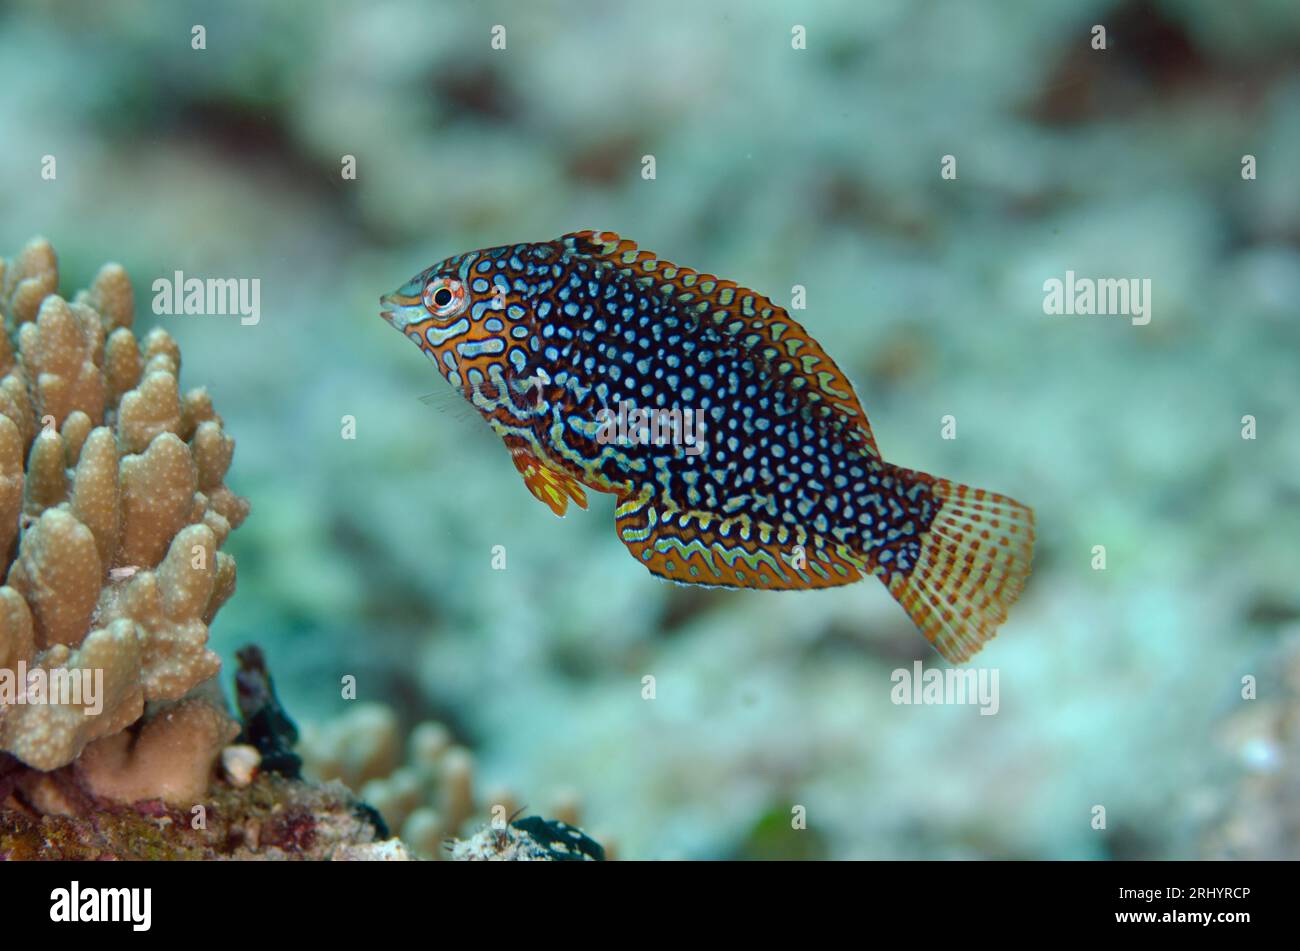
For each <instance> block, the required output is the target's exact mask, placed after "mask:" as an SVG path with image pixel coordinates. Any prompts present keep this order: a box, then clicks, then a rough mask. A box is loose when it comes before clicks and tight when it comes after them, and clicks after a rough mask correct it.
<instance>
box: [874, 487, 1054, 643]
mask: <svg viewBox="0 0 1300 951" xmlns="http://www.w3.org/2000/svg"><path fill="white" fill-rule="evenodd" d="M895 472H896V474H897V475H899V476H900V477H901V478H903V479H905V480H909V481H910V480H914V479H921V480H924V481H926V482H927V484H929V485H930V488H931V491H932V492H933V494H934V497H935V499H936V500H937V501H938V502H939V510H938V513H937V514H936V515H935V517H934V519H933V521H931V523H930V526H929V528H928V529H927V530H926V531H925V532H924V533H923V534H922V535H921V539H920V540H921V549H920V555H919V557H918V559H917V563H916V565H915V566H914V567H913V569H912V570H911V571H910V572H907V573H903V572H894V573H892V574H890V575H887V576H886V584H887V585H888V587H889V593H890V594H892V595H893V596H894V598H895V599H896V600H897V601H898V603H899V604H901V605H902V606H903V608H904V610H906V611H907V613H908V614H909V615H910V616H911V618H912V621H913V622H914V623H915V624H916V626H917V627H919V628H920V629H921V632H922V633H923V634H925V636H926V637H927V638H929V639H930V641H931V642H932V643H933V644H934V646H935V647H937V648H938V649H939V653H940V654H942V655H943V656H944V657H945V658H946V659H947V660H949V661H951V662H953V663H961V662H963V661H966V660H969V659H970V658H971V657H972V656H973V655H974V654H975V653H976V651H978V650H979V649H980V648H981V647H983V646H984V642H985V641H987V640H989V639H990V638H992V637H993V635H994V634H996V633H997V629H998V625H1000V624H1001V623H1002V622H1003V621H1005V620H1006V619H1007V609H1008V608H1010V607H1011V605H1012V604H1014V603H1015V601H1016V599H1017V598H1018V597H1020V592H1021V591H1023V590H1024V587H1025V581H1026V580H1027V579H1028V578H1029V571H1030V564H1031V562H1032V561H1033V554H1034V513H1033V510H1032V509H1030V508H1028V507H1027V506H1024V505H1021V504H1020V503H1019V502H1017V501H1016V500H1015V499H1010V498H1007V497H1006V496H1005V495H998V494H997V493H995V492H986V491H984V490H983V489H975V488H971V487H970V486H968V485H960V484H958V483H956V482H949V481H948V480H947V479H936V478H935V477H933V476H930V475H926V474H925V473H921V472H912V471H911V470H907V469H895Z"/></svg>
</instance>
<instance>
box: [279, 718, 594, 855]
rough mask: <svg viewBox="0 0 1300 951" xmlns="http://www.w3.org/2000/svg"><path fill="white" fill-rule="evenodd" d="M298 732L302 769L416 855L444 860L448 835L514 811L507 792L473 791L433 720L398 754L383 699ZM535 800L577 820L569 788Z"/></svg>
mask: <svg viewBox="0 0 1300 951" xmlns="http://www.w3.org/2000/svg"><path fill="white" fill-rule="evenodd" d="M301 733H302V739H301V742H300V743H299V746H298V752H299V753H300V754H301V755H302V759H303V768H304V770H305V772H306V773H307V774H308V775H310V776H312V777H314V778H321V779H341V780H342V781H343V782H345V783H346V784H347V785H348V786H349V788H351V789H352V790H354V791H355V792H357V793H359V794H360V795H361V798H362V799H363V800H364V801H365V802H367V803H368V804H370V805H371V806H373V807H374V808H376V809H378V810H379V813H380V814H381V815H382V816H383V817H384V821H385V822H386V823H387V824H388V826H389V828H391V829H393V830H394V831H397V832H398V834H399V837H400V838H401V840H402V841H403V842H405V843H406V845H407V847H408V848H409V849H410V850H411V852H412V853H413V854H414V855H416V856H417V857H419V858H423V859H446V858H449V857H450V853H449V852H448V848H447V846H448V843H449V842H450V841H451V840H452V839H454V838H456V837H457V836H459V835H462V834H465V833H469V832H471V831H472V830H473V829H475V828H476V827H477V825H481V824H482V823H484V822H487V823H490V824H493V825H494V826H495V827H500V826H503V825H505V824H506V823H508V822H509V821H510V819H511V818H512V817H513V816H514V815H515V813H516V811H517V810H518V809H519V806H520V803H519V801H518V800H517V798H516V797H515V796H514V795H512V794H511V793H510V792H509V791H507V790H502V789H495V790H491V789H490V790H488V791H487V792H486V793H480V792H479V791H478V790H477V789H476V782H475V775H474V774H475V769H474V757H473V755H472V754H471V753H470V751H469V750H468V749H466V748H465V747H463V746H459V745H457V744H456V743H455V742H454V741H453V739H452V736H451V733H450V732H449V731H448V730H447V728H446V727H445V726H443V725H442V724H440V723H436V722H432V721H427V722H424V723H421V724H419V725H417V726H416V727H415V728H414V729H413V730H412V731H411V733H410V735H409V736H408V737H407V740H406V751H405V754H404V755H403V754H402V752H401V733H400V730H399V728H398V722H397V717H396V715H395V714H394V713H393V711H392V710H391V709H389V708H388V707H386V706H385V705H383V704H378V703H364V702H363V703H357V704H356V705H355V706H353V707H352V709H350V710H348V711H347V712H345V713H344V714H343V715H342V716H340V717H338V718H336V719H335V720H332V721H330V722H328V723H326V724H324V725H316V724H313V723H310V722H308V723H304V724H303V726H302V730H301ZM543 805H549V806H551V809H550V811H549V812H548V815H552V816H556V817H557V818H560V819H561V820H562V821H565V822H569V823H570V824H571V825H577V824H578V813H579V809H578V804H577V800H576V797H575V796H573V794H572V793H571V792H567V791H564V792H562V793H561V794H560V795H559V797H558V798H556V799H555V800H554V801H552V802H548V803H544V804H543ZM602 841H603V840H602Z"/></svg>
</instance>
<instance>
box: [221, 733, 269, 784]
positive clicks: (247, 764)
mask: <svg viewBox="0 0 1300 951" xmlns="http://www.w3.org/2000/svg"><path fill="white" fill-rule="evenodd" d="M260 765H262V754H261V753H259V752H258V751H257V748H256V747H253V746H247V745H245V744H243V743H233V744H231V745H230V746H227V747H226V748H225V749H223V750H222V751H221V769H222V772H224V773H225V774H226V778H227V779H229V780H230V782H231V785H233V786H238V787H239V788H241V789H242V788H243V787H245V786H247V785H248V784H249V783H251V782H252V781H253V777H254V776H256V775H257V767H258V766H260Z"/></svg>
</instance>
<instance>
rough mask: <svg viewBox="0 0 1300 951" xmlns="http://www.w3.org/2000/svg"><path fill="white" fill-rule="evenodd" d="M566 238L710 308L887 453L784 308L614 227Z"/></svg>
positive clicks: (865, 441)
mask: <svg viewBox="0 0 1300 951" xmlns="http://www.w3.org/2000/svg"><path fill="white" fill-rule="evenodd" d="M560 241H561V242H562V243H563V244H565V245H568V246H569V247H571V248H573V249H574V251H576V252H577V253H579V254H584V255H587V256H589V257H593V258H599V259H601V260H603V261H606V262H608V263H609V264H611V265H613V266H614V267H616V268H617V269H618V270H619V271H620V272H622V273H624V274H627V275H629V276H631V277H632V278H633V279H634V280H636V281H637V282H638V283H640V284H642V285H643V286H645V287H655V288H657V289H658V291H659V293H661V294H664V295H671V296H672V297H673V298H675V299H676V300H677V301H679V302H680V303H682V304H685V305H687V306H690V305H692V304H694V305H695V306H694V309H695V310H696V311H697V313H699V314H701V315H702V316H703V315H706V314H707V316H708V318H709V319H711V320H712V321H713V324H714V325H715V326H716V327H717V328H719V329H720V330H722V331H724V332H726V333H728V334H730V335H732V336H734V337H737V338H740V339H741V341H742V342H743V343H744V345H745V346H746V347H747V348H748V349H750V350H752V351H753V352H754V353H756V354H758V355H761V356H762V357H763V359H765V360H766V361H767V363H768V365H769V367H771V369H772V371H773V372H774V373H777V374H780V375H782V376H786V375H790V376H792V380H791V386H792V387H793V388H795V389H798V390H799V391H800V392H801V394H802V395H803V396H804V397H805V398H806V399H807V400H808V401H809V403H810V404H812V405H813V407H814V409H815V410H817V411H820V412H821V413H824V414H830V413H836V414H839V415H841V416H844V417H848V418H849V419H850V420H851V421H852V423H853V424H854V425H856V427H857V431H858V434H859V435H860V437H861V445H862V447H863V448H864V449H866V450H867V451H868V452H869V453H870V454H871V455H873V456H875V457H876V458H880V450H879V449H877V448H876V439H875V436H873V435H872V433H871V424H870V423H869V422H868V421H867V414H866V411H865V410H864V409H863V408H862V404H861V403H860V402H858V397H857V394H855V393H854V392H853V386H852V384H850V383H849V381H848V378H847V377H845V376H844V374H843V372H841V370H840V368H839V367H838V366H836V365H835V361H834V360H832V359H831V358H830V356H829V355H828V354H827V353H826V351H825V350H823V349H822V348H821V345H820V344H819V343H817V341H816V340H814V339H813V338H812V336H811V335H809V333H808V331H806V330H804V329H803V327H801V326H800V325H799V323H798V322H797V321H795V320H794V319H793V318H792V317H791V316H790V315H789V313H787V312H786V310H785V308H784V307H781V306H780V305H779V304H776V303H774V302H773V301H771V300H770V299H769V298H767V297H764V296H763V295H762V294H759V293H758V292H757V291H752V290H750V289H749V288H747V287H741V286H740V285H738V284H737V283H736V282H735V281H728V280H724V279H722V278H719V277H716V276H715V275H713V274H701V273H699V272H698V271H696V270H694V269H692V268H689V267H680V266H678V265H676V264H673V263H671V262H669V261H663V260H660V259H659V257H658V256H657V255H655V254H654V253H652V252H650V251H642V250H640V249H639V248H638V247H637V244H636V242H635V241H632V240H629V239H627V238H622V237H620V236H619V235H617V234H615V233H614V232H612V231H578V232H574V233H572V234H566V235H564V237H562V238H561V239H560Z"/></svg>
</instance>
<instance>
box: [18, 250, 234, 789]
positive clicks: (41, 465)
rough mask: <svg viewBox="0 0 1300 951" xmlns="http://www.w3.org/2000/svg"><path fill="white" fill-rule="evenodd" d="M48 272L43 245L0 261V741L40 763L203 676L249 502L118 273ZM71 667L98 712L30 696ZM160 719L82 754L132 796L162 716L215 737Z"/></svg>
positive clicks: (226, 444)
mask: <svg viewBox="0 0 1300 951" xmlns="http://www.w3.org/2000/svg"><path fill="white" fill-rule="evenodd" d="M58 285H59V275H58V263H57V259H56V258H55V255H54V251H53V249H52V248H51V247H50V245H49V243H48V242H46V241H43V240H39V239H38V240H35V241H32V242H31V243H30V244H28V245H27V247H26V248H24V249H23V251H22V253H21V254H20V255H19V256H18V257H17V258H16V259H15V260H14V261H12V262H4V261H2V260H0V313H2V314H3V316H4V319H5V326H6V330H7V333H6V334H4V335H0V558H2V559H3V563H4V565H5V567H6V572H7V575H6V579H5V585H4V586H3V587H0V687H3V686H4V683H5V681H4V677H5V674H6V672H7V673H8V674H9V678H8V683H9V687H10V689H9V690H8V691H7V692H6V691H4V690H0V750H7V751H9V752H11V753H13V754H14V755H15V756H17V757H18V758H19V759H20V760H22V761H23V762H24V763H26V764H28V765H29V766H32V767H35V768H36V769H39V770H53V769H56V768H58V767H61V766H64V765H66V764H68V763H70V762H72V761H73V760H74V759H75V758H76V757H77V756H78V755H79V754H80V753H81V752H82V750H83V748H85V747H86V745H87V744H88V743H90V742H92V741H94V740H96V739H98V738H101V737H111V736H113V735H114V734H117V733H119V732H120V731H121V730H123V729H124V728H125V727H126V726H128V725H130V724H131V723H133V722H135V721H136V720H137V719H139V718H140V716H141V715H142V713H143V712H144V709H145V704H146V703H149V702H152V701H179V700H180V699H181V698H182V697H184V696H185V695H186V694H187V693H188V692H189V691H190V690H191V689H192V688H194V687H195V686H196V685H197V684H199V683H201V682H203V681H205V680H207V679H208V678H210V677H212V676H213V675H214V674H215V673H216V672H217V670H218V669H219V667H220V661H219V659H218V658H217V656H216V655H215V654H214V653H212V652H211V651H209V650H208V649H207V646H206V644H207V636H208V625H209V624H210V623H211V621H212V618H213V617H214V615H215V614H216V612H217V610H218V609H219V608H220V607H221V605H222V604H223V603H224V602H225V600H226V599H227V598H228V597H229V596H230V595H231V593H232V592H233V591H234V587H235V563H234V561H233V559H231V558H230V556H229V555H227V554H225V553H224V552H221V551H219V550H218V549H219V548H220V547H221V546H222V544H223V543H224V542H225V540H226V538H227V536H228V535H229V534H230V531H231V530H232V529H233V528H236V527H238V526H239V524H240V523H241V522H242V521H243V520H244V518H245V516H246V515H247V514H248V508H249V507H248V503H247V502H246V501H245V500H244V499H242V498H240V497H239V496H237V495H235V494H234V493H233V492H231V491H230V490H229V489H228V488H227V487H226V486H225V484H224V479H225V475H226V470H227V469H228V468H229V466H230V461H231V455H232V453H233V451H234V441H233V440H232V439H231V438H230V437H229V436H227V435H226V434H225V432H224V428H223V424H222V420H221V417H220V416H218V415H217V414H216V412H215V411H214V410H213V408H212V401H211V399H210V398H209V397H208V394H207V393H206V391H204V390H202V389H196V390H191V391H189V392H187V393H185V394H184V395H182V394H181V392H180V390H179V386H178V382H177V381H178V377H179V374H180V365H181V356H180V350H179V348H178V347H177V345H176V342H175V341H174V340H173V339H172V338H171V336H170V335H169V334H168V333H167V332H166V331H164V330H162V329H155V330H152V331H150V332H149V334H147V335H146V336H145V338H144V339H143V341H137V339H136V337H135V335H134V333H133V332H132V329H131V328H132V323H133V315H134V303H133V297H132V291H131V284H130V281H129V280H128V279H127V276H126V273H125V272H124V271H123V270H122V268H121V267H119V266H117V265H113V264H109V265H106V266H105V267H103V268H102V269H101V270H100V272H99V274H98V275H97V276H96V278H95V280H94V282H93V283H92V285H91V286H90V288H89V289H87V290H84V291H81V292H80V293H78V294H77V295H76V297H75V298H74V299H73V300H71V301H67V300H65V299H63V298H62V297H59V296H58V293H57V291H58ZM15 344H16V349H15ZM83 670H84V671H91V672H102V678H103V679H102V691H101V696H100V697H99V699H97V700H96V703H95V706H99V705H100V701H101V700H102V709H100V710H98V711H94V710H92V709H91V704H89V703H87V702H85V701H86V699H87V698H86V697H81V698H80V701H79V702H78V701H76V700H75V698H74V701H73V702H68V701H67V698H60V697H56V696H54V695H52V694H51V695H48V696H46V697H44V698H41V699H42V702H28V701H30V700H34V699H37V698H34V697H31V696H29V695H28V693H27V690H28V687H29V686H30V684H31V683H32V682H33V677H34V678H35V680H36V681H45V682H51V681H52V679H53V676H54V675H55V672H58V671H63V672H65V673H66V674H69V675H70V674H71V673H73V672H77V671H83ZM24 671H25V672H26V675H27V676H25V677H21V676H19V675H20V673H21V672H24ZM68 680H69V681H70V678H68ZM50 701H62V702H50ZM160 724H161V725H155V724H153V723H151V724H149V725H147V726H146V727H145V728H144V730H143V731H142V732H141V735H140V736H139V737H135V738H132V741H131V745H133V749H132V750H129V751H128V750H127V749H126V745H128V744H126V741H125V740H123V741H117V742H116V743H114V744H113V745H112V746H111V747H107V746H106V747H104V748H101V749H97V750H96V753H95V756H94V762H95V763H98V764H103V763H105V762H117V763H118V765H121V766H123V767H124V768H125V767H126V766H127V765H130V766H131V768H132V769H133V770H137V772H134V773H130V772H129V773H128V775H127V778H126V779H123V781H122V784H116V785H114V784H113V783H110V782H107V781H105V783H106V788H108V789H117V791H118V792H120V793H121V794H122V795H123V796H130V795H135V794H137V793H140V792H145V791H147V788H146V787H147V783H144V782H135V783H134V784H133V783H132V781H128V780H130V779H131V777H132V776H134V777H136V779H138V778H139V772H138V770H140V769H141V768H142V766H141V764H142V763H147V762H148V761H149V756H150V755H153V754H154V753H157V755H162V753H161V752H160V751H163V750H165V749H166V748H168V744H169V743H170V742H171V741H170V740H167V739H166V738H165V736H163V735H162V734H164V733H165V730H166V726H165V725H166V724H172V725H175V724H180V725H181V726H183V727H184V729H179V730H178V732H177V737H178V738H179V737H190V738H191V739H192V738H193V736H194V731H195V730H197V731H199V732H200V733H204V731H205V730H206V733H211V734H212V735H213V736H214V737H215V736H216V735H218V734H220V735H222V736H224V735H225V734H226V733H227V732H228V729H227V728H226V727H225V726H223V725H220V724H218V723H216V722H215V721H213V720H211V719H210V716H209V713H204V712H202V711H200V710H198V709H197V708H196V707H195V706H194V705H182V706H181V707H178V708H175V709H172V710H171V711H170V712H169V713H168V714H167V716H166V718H165V719H164V720H162V721H160ZM206 733H205V735H206ZM119 747H121V748H120V749H119ZM112 751H116V752H112ZM151 751H153V752H151ZM114 757H117V759H116V760H115V759H114ZM128 760H129V764H128ZM101 774H102V771H101ZM183 785H184V783H182V786H183ZM128 787H129V788H128ZM186 791H187V792H188V788H187V790H186ZM170 792H172V793H174V792H176V790H175V789H172V790H170Z"/></svg>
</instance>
